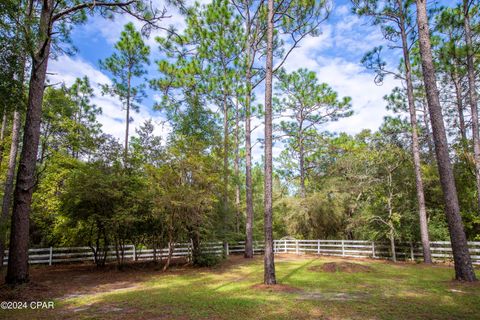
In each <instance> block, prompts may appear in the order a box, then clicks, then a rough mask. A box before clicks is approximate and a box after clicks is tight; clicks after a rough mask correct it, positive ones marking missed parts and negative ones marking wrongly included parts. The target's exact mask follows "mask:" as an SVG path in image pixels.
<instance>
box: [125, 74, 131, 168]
mask: <svg viewBox="0 0 480 320" xmlns="http://www.w3.org/2000/svg"><path fill="white" fill-rule="evenodd" d="M130 73H131V71H130V70H129V74H130ZM130 91H131V77H130V76H128V88H127V112H126V116H125V122H126V123H125V150H124V151H123V152H124V155H123V163H124V166H125V167H126V166H127V161H128V136H129V130H130Z"/></svg>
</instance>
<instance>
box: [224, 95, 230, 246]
mask: <svg viewBox="0 0 480 320" xmlns="http://www.w3.org/2000/svg"><path fill="white" fill-rule="evenodd" d="M228 147H229V146H228V102H227V94H226V93H224V94H223V223H224V225H223V230H224V236H225V237H226V234H227V232H228V222H229V219H228Z"/></svg>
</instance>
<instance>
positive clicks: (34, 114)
mask: <svg viewBox="0 0 480 320" xmlns="http://www.w3.org/2000/svg"><path fill="white" fill-rule="evenodd" d="M91 8H93V9H92V10H91ZM32 9H33V8H32ZM150 9H151V7H149V6H146V5H145V4H144V2H143V1H141V0H133V1H125V2H122V1H117V0H113V1H110V0H107V1H102V2H95V1H94V2H90V1H80V2H79V1H63V0H62V1H57V0H46V1H43V2H42V3H41V6H40V8H39V10H38V11H35V14H37V13H38V16H35V17H32V18H31V19H27V20H26V21H25V23H22V25H21V26H20V27H19V28H18V29H17V30H25V35H24V37H22V39H32V40H31V41H29V42H28V46H27V47H26V49H27V50H25V53H26V54H28V55H30V56H31V59H32V62H31V70H32V71H31V76H30V83H29V89H28V91H29V94H28V99H27V110H26V121H25V129H24V136H23V144H22V145H23V148H22V153H21V155H20V159H19V169H18V173H17V184H16V186H15V192H14V200H13V213H12V227H11V233H10V249H9V258H8V270H7V276H6V282H7V283H8V284H10V285H16V284H19V283H23V282H27V281H28V240H29V239H28V234H29V213H30V206H31V200H32V193H33V188H32V187H33V185H34V182H35V166H36V159H37V151H38V146H39V140H40V122H41V119H42V101H43V94H44V89H45V80H46V74H47V66H48V59H49V57H50V53H51V51H52V46H55V45H56V44H59V43H61V42H62V41H65V40H68V35H69V32H70V30H71V28H72V26H73V25H74V24H76V23H81V22H84V21H85V20H86V18H87V10H90V11H89V12H90V13H91V14H93V13H100V14H101V15H103V16H109V15H110V16H111V14H112V13H116V12H117V13H118V12H123V13H127V14H130V15H132V16H134V17H136V18H138V19H140V20H142V21H144V22H145V23H146V24H147V27H148V28H151V27H155V25H156V24H157V23H158V21H159V20H160V19H162V18H163V17H164V16H165V12H159V11H157V10H153V11H152V10H150ZM32 12H33V11H32ZM32 20H33V21H35V26H33V27H31V21H32Z"/></svg>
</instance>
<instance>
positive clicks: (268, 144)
mask: <svg viewBox="0 0 480 320" xmlns="http://www.w3.org/2000/svg"><path fill="white" fill-rule="evenodd" d="M272 78H273V0H268V15H267V62H266V75H265V182H264V185H265V190H264V194H265V195H264V197H265V199H264V232H265V255H264V280H263V281H264V283H265V284H267V285H272V284H276V282H277V281H276V279H275V261H274V254H273V230H272Z"/></svg>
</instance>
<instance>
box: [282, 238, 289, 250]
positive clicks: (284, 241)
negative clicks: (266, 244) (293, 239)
mask: <svg viewBox="0 0 480 320" xmlns="http://www.w3.org/2000/svg"><path fill="white" fill-rule="evenodd" d="M283 244H284V245H285V253H288V251H287V240H286V239H285V240H283Z"/></svg>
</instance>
